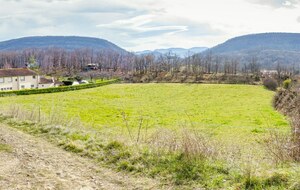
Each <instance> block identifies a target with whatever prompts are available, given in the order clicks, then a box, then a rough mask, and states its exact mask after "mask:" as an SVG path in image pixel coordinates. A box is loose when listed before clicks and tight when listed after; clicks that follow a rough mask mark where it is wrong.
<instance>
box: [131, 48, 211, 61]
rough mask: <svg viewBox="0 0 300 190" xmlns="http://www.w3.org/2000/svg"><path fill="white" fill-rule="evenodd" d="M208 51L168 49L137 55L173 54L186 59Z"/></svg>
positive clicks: (147, 51) (140, 52)
mask: <svg viewBox="0 0 300 190" xmlns="http://www.w3.org/2000/svg"><path fill="white" fill-rule="evenodd" d="M207 49H208V48H207V47H193V48H190V49H184V48H168V49H156V50H153V51H150V50H145V51H139V52H136V54H137V55H149V54H152V55H154V56H160V55H163V54H167V53H171V54H174V55H177V56H179V57H181V58H185V57H188V56H191V55H194V54H197V53H201V52H203V51H205V50H207Z"/></svg>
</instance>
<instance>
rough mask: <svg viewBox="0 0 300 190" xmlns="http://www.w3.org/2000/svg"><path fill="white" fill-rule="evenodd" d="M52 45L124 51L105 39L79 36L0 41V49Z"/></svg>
mask: <svg viewBox="0 0 300 190" xmlns="http://www.w3.org/2000/svg"><path fill="white" fill-rule="evenodd" d="M52 47H55V48H61V49H65V50H75V49H84V48H89V49H94V50H104V49H105V50H113V51H117V52H126V51H125V50H124V49H122V48H120V47H119V46H117V45H115V44H113V43H111V42H109V41H107V40H104V39H100V38H92V37H80V36H33V37H24V38H18V39H13V40H8V41H3V42H0V51H17V50H24V49H31V48H36V49H47V48H52Z"/></svg>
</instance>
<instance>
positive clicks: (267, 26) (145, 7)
mask: <svg viewBox="0 0 300 190" xmlns="http://www.w3.org/2000/svg"><path fill="white" fill-rule="evenodd" d="M0 2H1V7H0V41H4V40H9V39H14V38H20V37H25V36H35V35H37V36H54V35H60V36H89V37H97V38H103V39H106V40H109V41H111V42H113V43H115V44H116V45H118V46H120V47H122V48H124V49H127V50H129V51H141V50H148V49H150V50H153V49H159V48H170V47H182V48H191V47H212V46H215V45H217V44H219V43H222V42H224V41H226V40H227V39H229V38H232V37H235V36H240V35H246V34H252V33H265V32H296V33H297V32H299V29H300V0H227V1H226V2H225V1H221V2H220V0H210V1H205V0H186V1H184V2H183V1H182V0H172V1H171V0H143V2H142V3H141V1H139V0H123V1H117V0H110V1H108V0H39V1H37V0H0Z"/></svg>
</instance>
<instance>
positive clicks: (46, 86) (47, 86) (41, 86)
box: [38, 83, 55, 89]
mask: <svg viewBox="0 0 300 190" xmlns="http://www.w3.org/2000/svg"><path fill="white" fill-rule="evenodd" d="M51 87H55V86H54V83H52V84H39V86H38V88H39V89H41V88H51Z"/></svg>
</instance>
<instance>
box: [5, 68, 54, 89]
mask: <svg viewBox="0 0 300 190" xmlns="http://www.w3.org/2000/svg"><path fill="white" fill-rule="evenodd" d="M54 86H55V83H54V80H53V79H46V78H43V77H41V76H39V75H38V74H37V73H36V72H35V71H32V70H30V69H27V68H18V69H0V91H7V90H23V89H40V88H49V87H54Z"/></svg>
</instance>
